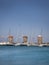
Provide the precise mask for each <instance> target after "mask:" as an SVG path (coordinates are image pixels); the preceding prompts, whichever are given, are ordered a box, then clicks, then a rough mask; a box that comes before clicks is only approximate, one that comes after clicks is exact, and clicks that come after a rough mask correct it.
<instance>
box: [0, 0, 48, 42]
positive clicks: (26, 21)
mask: <svg viewBox="0 0 49 65" xmlns="http://www.w3.org/2000/svg"><path fill="white" fill-rule="evenodd" d="M9 29H11V34H12V35H13V36H14V37H15V38H17V37H18V36H22V35H28V37H29V38H30V37H33V38H34V41H36V38H37V36H38V34H41V29H42V35H43V39H44V42H45V41H49V0H0V35H3V36H5V37H7V36H8V33H9Z"/></svg>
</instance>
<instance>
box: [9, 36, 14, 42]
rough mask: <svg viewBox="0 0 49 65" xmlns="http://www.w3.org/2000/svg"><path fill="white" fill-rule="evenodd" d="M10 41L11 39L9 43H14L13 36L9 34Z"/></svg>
mask: <svg viewBox="0 0 49 65" xmlns="http://www.w3.org/2000/svg"><path fill="white" fill-rule="evenodd" d="M8 41H9V43H13V36H11V35H10V36H8Z"/></svg>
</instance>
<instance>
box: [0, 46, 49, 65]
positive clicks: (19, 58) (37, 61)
mask: <svg viewBox="0 0 49 65" xmlns="http://www.w3.org/2000/svg"><path fill="white" fill-rule="evenodd" d="M0 65H49V47H33V46H30V47H27V46H0Z"/></svg>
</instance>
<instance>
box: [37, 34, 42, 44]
mask: <svg viewBox="0 0 49 65" xmlns="http://www.w3.org/2000/svg"><path fill="white" fill-rule="evenodd" d="M37 40H38V45H40V44H42V43H43V37H42V35H38V37H37Z"/></svg>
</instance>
